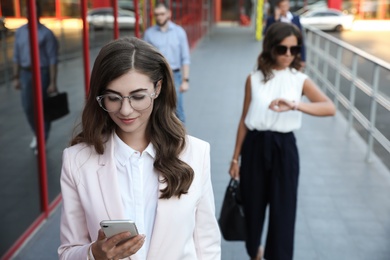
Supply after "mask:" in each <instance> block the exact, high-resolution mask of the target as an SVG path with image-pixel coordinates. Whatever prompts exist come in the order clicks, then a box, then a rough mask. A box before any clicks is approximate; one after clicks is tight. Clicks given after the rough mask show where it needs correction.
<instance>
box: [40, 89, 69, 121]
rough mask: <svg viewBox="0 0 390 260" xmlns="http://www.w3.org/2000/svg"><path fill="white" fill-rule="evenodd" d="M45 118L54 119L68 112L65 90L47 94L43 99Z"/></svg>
mask: <svg viewBox="0 0 390 260" xmlns="http://www.w3.org/2000/svg"><path fill="white" fill-rule="evenodd" d="M44 111H45V119H46V120H50V121H54V120H57V119H59V118H61V117H64V116H66V115H67V114H69V105H68V94H67V93H66V92H61V93H56V94H54V95H49V97H47V98H46V99H45V100H44Z"/></svg>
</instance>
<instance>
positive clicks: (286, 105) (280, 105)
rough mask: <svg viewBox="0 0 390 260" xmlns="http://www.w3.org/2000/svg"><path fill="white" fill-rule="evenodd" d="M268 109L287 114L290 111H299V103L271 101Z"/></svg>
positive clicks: (279, 100)
mask: <svg viewBox="0 0 390 260" xmlns="http://www.w3.org/2000/svg"><path fill="white" fill-rule="evenodd" d="M268 108H269V109H271V110H272V111H275V112H286V111H289V110H297V109H298V103H296V102H294V101H290V100H287V99H284V98H277V99H274V100H272V101H271V103H270V104H269V106H268Z"/></svg>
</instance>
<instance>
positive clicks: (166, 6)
mask: <svg viewBox="0 0 390 260" xmlns="http://www.w3.org/2000/svg"><path fill="white" fill-rule="evenodd" d="M160 7H164V8H165V9H167V10H169V7H168V5H167V4H166V3H164V2H158V3H157V4H156V6H155V7H154V9H157V8H160Z"/></svg>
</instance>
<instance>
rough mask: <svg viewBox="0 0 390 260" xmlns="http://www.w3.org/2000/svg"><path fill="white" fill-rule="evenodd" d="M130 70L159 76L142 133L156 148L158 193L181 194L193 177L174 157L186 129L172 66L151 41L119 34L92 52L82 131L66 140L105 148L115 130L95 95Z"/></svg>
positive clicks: (182, 144) (99, 150)
mask: <svg viewBox="0 0 390 260" xmlns="http://www.w3.org/2000/svg"><path fill="white" fill-rule="evenodd" d="M130 70H136V71H137V72H139V73H142V74H144V75H146V76H148V77H149V78H150V80H151V81H152V82H158V81H159V80H161V81H162V85H161V91H160V93H159V96H158V98H156V99H155V100H154V105H153V110H152V113H151V116H150V119H149V122H148V126H147V136H149V138H150V142H151V143H152V144H153V146H154V147H155V149H156V157H155V161H154V167H155V168H156V170H157V171H159V172H160V174H161V175H162V177H163V182H164V183H167V187H166V188H164V189H163V190H161V192H162V194H161V198H166V199H168V198H170V197H172V196H178V197H179V198H180V196H181V195H182V194H186V193H187V192H188V189H189V187H190V185H191V183H192V180H193V178H194V171H193V169H192V168H191V167H190V166H189V165H188V164H187V163H185V162H183V161H182V160H180V159H179V155H180V153H181V152H182V151H183V149H184V148H185V145H186V140H185V135H186V131H185V128H184V126H183V124H182V123H181V122H180V120H179V119H178V118H177V117H176V115H175V111H176V92H175V87H174V82H173V79H172V71H171V69H170V67H169V64H168V62H167V61H166V60H165V58H164V56H163V55H162V54H161V53H160V52H159V51H157V50H156V49H155V48H154V47H153V46H151V45H150V44H148V43H146V42H144V41H142V40H140V39H137V38H135V37H131V38H121V39H119V40H114V41H112V42H110V43H108V44H107V45H105V46H104V47H103V48H102V49H101V50H100V52H99V55H98V56H97V58H96V60H95V63H94V66H93V69H92V74H91V84H90V86H91V87H90V92H89V95H88V98H87V101H86V104H85V107H84V111H83V114H82V122H81V126H82V131H81V132H80V133H78V134H77V135H76V136H75V137H74V138H73V140H72V141H71V145H74V144H77V143H82V142H83V143H86V144H88V145H92V146H94V148H95V150H96V152H97V153H99V154H103V153H104V149H105V146H104V143H105V142H106V141H107V140H108V137H109V135H110V134H112V133H113V131H115V129H116V124H115V123H114V121H112V119H111V118H110V116H109V115H108V113H107V112H105V111H104V110H103V109H101V108H100V107H99V105H98V102H97V101H96V97H97V96H99V95H102V94H103V92H104V91H105V89H106V87H107V85H108V84H109V83H110V82H111V81H113V80H114V79H116V78H118V77H120V76H122V75H123V74H125V73H126V72H128V71H130Z"/></svg>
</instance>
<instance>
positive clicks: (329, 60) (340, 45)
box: [304, 26, 390, 161]
mask: <svg viewBox="0 0 390 260" xmlns="http://www.w3.org/2000/svg"><path fill="white" fill-rule="evenodd" d="M304 32H305V34H306V35H305V46H306V49H307V52H308V55H307V57H308V59H307V61H306V66H305V68H306V72H307V74H309V75H310V76H311V77H312V78H313V80H314V81H315V82H316V83H317V84H318V85H319V86H324V87H325V88H326V89H327V90H328V91H329V92H330V93H331V94H333V95H334V103H335V105H336V107H338V105H339V104H341V105H342V106H343V107H344V108H345V109H346V110H347V112H348V133H349V132H350V130H351V129H352V127H353V120H356V121H357V122H359V123H360V124H361V125H362V126H363V128H364V129H365V130H366V132H367V133H368V140H367V143H368V146H367V153H366V159H367V161H370V160H371V155H372V152H373V144H374V140H376V141H377V142H378V143H379V144H380V145H381V146H382V147H383V148H384V149H385V150H387V151H388V152H389V154H390V140H389V137H386V136H385V134H384V133H382V132H381V131H380V130H379V129H378V128H377V127H376V120H377V117H376V115H377V112H378V109H377V105H380V106H381V107H382V108H384V109H385V110H387V111H389V112H390V97H388V96H387V95H386V94H385V93H381V92H379V91H378V88H379V79H380V76H381V75H380V69H384V70H385V71H388V72H390V63H388V62H386V61H384V60H381V59H379V58H377V57H375V56H373V55H371V54H369V53H367V52H365V51H363V50H361V49H358V48H356V47H354V46H352V45H350V44H348V43H346V42H343V41H341V40H339V39H336V38H334V37H333V36H331V35H329V34H327V33H324V32H322V31H320V30H318V29H316V28H314V27H311V26H305V30H304ZM330 43H332V44H334V45H336V48H337V52H336V56H334V55H332V54H331V53H330V51H329V45H330ZM322 45H324V46H325V48H324V47H322ZM343 51H348V52H349V53H352V64H351V68H348V66H346V65H344V64H343V63H342V54H343ZM319 54H321V55H319ZM358 58H363V59H364V60H366V61H369V62H370V63H371V64H373V65H374V74H373V79H372V84H370V83H367V82H366V81H365V80H364V79H363V78H362V77H361V75H359V72H358V69H357V68H358V66H359V64H358V60H359V59H358ZM320 64H321V65H323V69H320ZM329 68H333V69H334V71H335V72H334V73H335V75H334V76H335V77H334V82H332V81H331V80H330V79H329V75H328V72H329ZM341 78H344V79H346V80H348V81H349V82H350V88H349V96H346V95H344V94H343V93H342V92H341V90H340V89H341ZM343 87H344V88H345V86H343ZM357 89H359V90H360V91H362V93H364V94H365V95H366V96H367V97H369V98H370V113H369V116H367V117H366V116H365V115H364V113H363V112H362V111H360V110H359V109H358V108H357V106H356V104H355V103H356V90H357Z"/></svg>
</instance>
